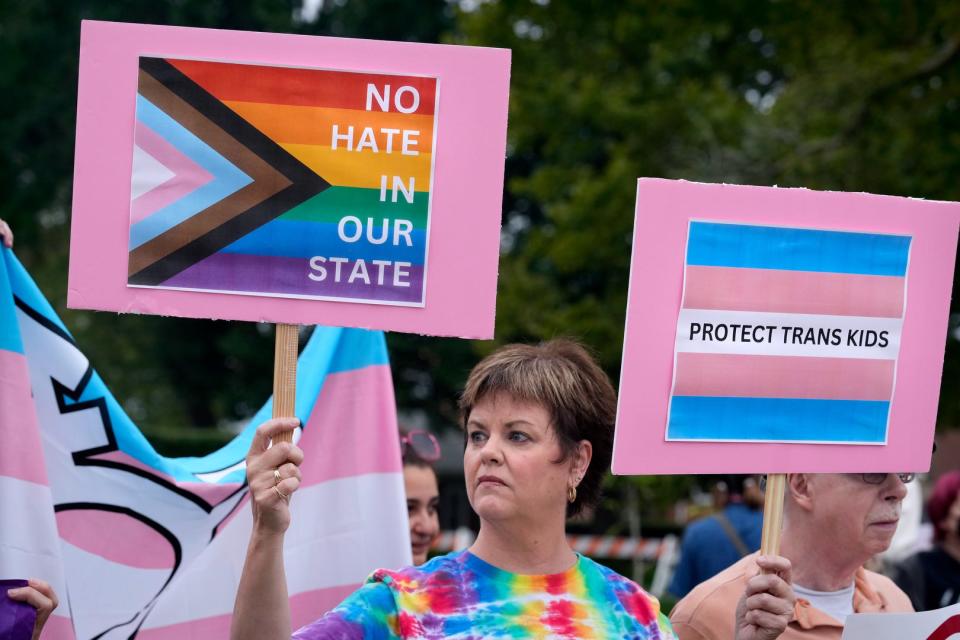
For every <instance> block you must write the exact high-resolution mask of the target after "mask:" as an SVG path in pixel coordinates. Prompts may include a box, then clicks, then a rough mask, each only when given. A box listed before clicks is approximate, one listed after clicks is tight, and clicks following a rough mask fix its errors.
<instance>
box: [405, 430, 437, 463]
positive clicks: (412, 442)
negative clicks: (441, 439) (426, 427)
mask: <svg viewBox="0 0 960 640" xmlns="http://www.w3.org/2000/svg"><path fill="white" fill-rule="evenodd" d="M406 447H410V448H411V449H412V450H413V452H414V453H415V454H416V455H417V457H418V458H420V459H421V460H425V461H426V462H436V461H437V460H439V459H440V444H439V443H438V442H437V439H436V438H434V437H433V434H432V433H430V432H429V431H423V430H421V429H417V430H415V431H410V432H408V433H407V435H401V436H400V453H401V455H402V454H403V453H404V452H405V451H406Z"/></svg>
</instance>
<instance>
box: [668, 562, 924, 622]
mask: <svg viewBox="0 0 960 640" xmlns="http://www.w3.org/2000/svg"><path fill="white" fill-rule="evenodd" d="M756 556H757V554H756V553H754V554H752V555H749V556H747V557H746V558H744V559H743V560H740V561H739V562H737V563H736V564H735V565H733V566H731V567H729V568H727V569H725V570H723V571H721V572H720V573H718V574H717V575H715V576H714V577H712V578H710V579H709V580H707V581H706V582H703V583H701V584H700V585H698V586H697V587H696V588H695V589H694V590H693V591H691V592H690V593H689V594H687V596H686V597H685V598H683V599H682V600H681V601H680V602H678V603H677V606H675V607H674V608H673V611H671V612H670V622H671V623H673V630H674V632H675V633H676V634H677V637H678V638H679V639H680V640H733V637H734V616H735V614H736V610H737V603H738V602H739V601H740V596H742V595H743V590H744V588H745V586H746V582H747V580H748V579H749V578H751V577H753V576H754V575H756V574H757V572H758V568H757V563H756V562H755V561H754V558H755V557H756ZM911 611H913V606H912V605H911V604H910V599H909V598H908V597H907V594H905V593H904V592H903V591H901V590H900V588H899V587H897V585H895V584H894V583H893V581H892V580H890V578H887V577H886V576H882V575H880V574H879V573H873V572H872V571H867V570H866V569H863V568H862V567H861V568H860V569H858V570H857V573H856V576H855V577H854V592H853V612H854V613H880V612H891V613H905V612H911ZM841 635H843V625H842V624H840V622H838V621H837V620H835V619H834V618H832V617H831V616H829V615H827V614H826V613H824V612H823V611H821V610H819V609H817V608H816V607H814V606H813V605H811V604H810V603H809V602H807V601H806V600H803V599H802V598H798V599H797V604H796V606H795V607H794V609H793V620H791V621H790V624H789V625H788V626H787V629H786V631H784V632H783V634H782V635H781V636H780V640H840V636H841Z"/></svg>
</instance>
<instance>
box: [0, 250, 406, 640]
mask: <svg viewBox="0 0 960 640" xmlns="http://www.w3.org/2000/svg"><path fill="white" fill-rule="evenodd" d="M198 364H199V363H198ZM226 383H227V384H228V383H229V381H227V382H226ZM271 410H272V403H271V402H270V401H269V400H268V401H267V402H266V403H265V404H264V405H263V407H262V408H261V410H260V411H259V412H258V413H257V414H256V415H255V416H254V417H253V418H252V419H251V420H250V422H249V423H248V424H247V425H245V426H244V428H243V430H242V431H241V432H240V433H239V434H238V435H237V436H236V437H235V438H234V439H233V440H231V441H230V442H229V443H227V444H226V445H224V446H223V447H222V448H221V449H219V450H218V451H215V452H213V453H210V454H208V455H205V456H200V457H184V458H170V457H166V456H163V455H161V454H160V453H158V452H157V451H156V450H155V449H154V448H153V447H152V446H151V445H150V443H149V441H148V440H147V439H146V438H145V437H144V435H143V433H142V432H141V431H140V430H139V429H138V428H137V425H136V424H134V423H133V421H132V420H131V419H130V417H129V416H128V415H127V414H126V413H125V412H124V410H123V408H122V406H121V405H120V403H119V402H118V401H117V400H116V399H115V398H114V397H113V395H112V394H111V393H110V390H109V389H108V388H107V386H106V384H105V382H104V381H103V380H102V379H101V378H100V376H99V375H98V374H97V372H96V370H95V369H94V368H93V365H92V363H91V362H90V361H89V360H88V359H87V358H86V356H85V355H84V354H83V352H82V351H81V350H80V346H79V345H78V344H77V343H76V342H75V341H74V339H73V337H72V336H71V335H70V332H69V331H68V329H67V327H66V326H65V325H64V324H63V323H62V322H61V321H60V319H59V318H58V317H57V314H56V313H55V312H54V310H53V308H52V307H51V305H50V303H49V302H48V301H47V300H46V299H45V298H44V296H43V294H42V293H41V292H40V290H39V289H38V288H37V286H36V285H35V284H34V282H33V280H31V278H30V276H29V274H28V273H27V272H26V270H25V269H24V268H23V266H22V265H21V264H20V262H19V261H18V260H17V259H16V257H15V256H14V255H13V252H12V251H11V250H9V249H7V248H5V247H0V578H28V577H36V578H42V579H44V580H46V581H47V582H49V583H51V584H52V585H53V587H54V589H55V590H56V592H57V595H58V596H59V597H60V606H59V607H58V608H57V610H56V611H55V612H54V614H53V616H52V617H51V619H50V621H49V622H48V623H47V627H46V628H45V629H44V635H43V637H44V638H45V639H47V640H72V639H74V638H76V639H78V640H89V639H91V638H101V639H103V640H129V639H130V638H137V639H149V640H164V639H177V640H191V639H197V640H200V639H207V638H227V637H229V628H230V619H231V614H232V611H233V600H234V596H235V594H236V589H237V583H238V581H239V578H240V570H241V568H242V566H243V558H244V556H245V553H246V547H247V541H248V539H249V537H250V530H251V526H252V514H251V511H250V504H249V499H248V490H247V485H246V481H245V477H244V474H245V468H244V465H245V462H244V458H245V455H246V452H247V449H248V448H249V446H250V442H251V440H252V438H253V432H254V430H255V429H256V427H257V425H258V424H259V423H260V422H262V421H264V420H267V419H268V418H269V417H270V415H271ZM295 412H296V415H297V417H299V418H300V421H301V424H303V429H302V430H300V429H298V430H297V431H296V433H295V439H297V441H298V443H299V446H300V447H301V448H302V449H303V450H304V462H303V465H302V466H301V471H302V474H303V477H302V485H301V487H300V489H299V490H298V491H297V494H296V496H295V497H294V498H293V500H292V502H291V509H292V510H293V523H292V524H291V527H290V530H289V531H288V533H287V537H286V545H287V546H286V549H285V552H284V557H285V562H286V572H287V586H288V588H289V593H290V608H291V615H292V619H293V624H294V626H295V627H299V626H301V625H304V624H306V623H308V622H310V621H312V620H314V619H316V618H317V617H318V616H320V615H321V614H322V613H324V612H325V611H326V610H328V609H330V608H332V607H333V606H335V605H336V604H338V603H339V602H340V601H341V600H342V599H343V598H344V597H345V596H346V595H347V594H349V593H350V592H351V591H353V590H354V589H355V588H356V587H357V586H358V585H359V584H360V583H361V582H362V581H363V580H364V578H365V577H366V576H367V574H368V573H370V571H372V570H373V569H374V568H377V567H399V566H402V565H405V564H409V562H410V542H409V533H408V528H407V515H406V509H405V505H404V496H403V477H402V468H401V462H400V445H399V441H398V439H397V421H396V405H395V403H394V396H393V383H392V381H391V376H390V365H389V362H388V360H387V351H386V343H385V340H384V336H383V334H382V333H381V332H379V331H364V330H360V329H339V328H328V327H318V328H317V329H316V330H315V331H314V333H313V335H312V336H311V338H310V340H309V342H308V343H307V344H306V346H304V348H303V352H302V353H301V355H300V359H299V366H298V367H297V403H296V409H295ZM358 550H362V552H360V553H358ZM0 597H2V595H0Z"/></svg>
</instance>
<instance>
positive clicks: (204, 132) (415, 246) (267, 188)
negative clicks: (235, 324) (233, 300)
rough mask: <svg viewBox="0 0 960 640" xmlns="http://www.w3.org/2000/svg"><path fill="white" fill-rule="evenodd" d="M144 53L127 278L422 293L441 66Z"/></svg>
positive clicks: (376, 295)
mask: <svg viewBox="0 0 960 640" xmlns="http://www.w3.org/2000/svg"><path fill="white" fill-rule="evenodd" d="M139 67H140V71H139V79H138V83H137V108H136V130H135V133H134V147H133V172H132V179H131V182H132V188H131V203H130V257H129V273H128V284H130V285H131V286H144V287H165V288H174V289H189V290H195V291H219V292H237V293H247V294H253V295H269V296H297V297H307V298H326V299H334V300H345V301H363V302H376V303H390V304H410V305H420V306H422V305H423V298H424V291H425V289H424V279H425V276H426V256H427V228H428V224H427V223H428V221H429V209H430V185H431V183H432V178H433V176H432V169H433V162H432V158H433V156H434V154H433V133H434V128H435V124H436V121H435V115H436V102H437V97H438V94H437V86H436V85H437V82H436V79H435V78H420V77H404V76H390V75H385V74H369V73H353V72H346V71H326V70H319V69H291V68H288V67H269V66H256V65H245V64H233V63H223V62H207V61H197V60H176V59H169V60H165V59H162V58H148V57H141V58H140V64H139Z"/></svg>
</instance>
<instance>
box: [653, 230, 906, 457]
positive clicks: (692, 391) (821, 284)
mask: <svg viewBox="0 0 960 640" xmlns="http://www.w3.org/2000/svg"><path fill="white" fill-rule="evenodd" d="M910 244H911V238H910V237H909V236H901V235H892V234H874V233H863V232H852V231H833V230H822V229H802V228H792V227H774V226H761V225H744V224H730V223H717V222H707V221H697V220H694V221H691V222H690V224H689V230H688V234H687V247H686V254H685V261H684V292H683V301H682V304H681V309H680V313H679V316H678V320H677V333H676V342H675V358H674V373H673V389H672V393H671V398H670V407H669V414H668V417H667V428H666V438H667V440H693V441H698V440H699V441H747V442H810V443H817V442H830V443H858V444H884V443H886V441H887V424H888V419H889V411H890V401H891V399H892V397H893V391H894V386H895V381H896V362H897V357H898V355H899V351H900V334H901V329H902V326H903V313H904V309H905V306H906V288H907V269H908V264H909V258H910Z"/></svg>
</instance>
